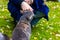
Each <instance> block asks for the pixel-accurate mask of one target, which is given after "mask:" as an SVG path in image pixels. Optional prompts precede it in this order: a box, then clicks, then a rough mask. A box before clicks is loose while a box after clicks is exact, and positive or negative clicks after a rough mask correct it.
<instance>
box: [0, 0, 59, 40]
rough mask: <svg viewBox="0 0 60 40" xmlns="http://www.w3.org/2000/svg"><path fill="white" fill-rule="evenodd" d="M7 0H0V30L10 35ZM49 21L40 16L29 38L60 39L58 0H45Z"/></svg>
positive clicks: (12, 24)
mask: <svg viewBox="0 0 60 40" xmlns="http://www.w3.org/2000/svg"><path fill="white" fill-rule="evenodd" d="M7 4H8V0H0V32H1V33H4V34H6V35H8V36H9V37H10V38H11V37H12V30H13V27H14V23H13V19H12V17H11V16H10V12H9V11H8V10H7ZM46 5H47V6H48V7H49V9H50V11H49V21H47V20H46V19H44V18H42V19H40V21H39V22H38V23H37V25H35V26H34V27H33V28H32V36H31V40H60V0H47V2H46Z"/></svg>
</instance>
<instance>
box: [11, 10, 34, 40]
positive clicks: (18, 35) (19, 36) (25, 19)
mask: <svg viewBox="0 0 60 40" xmlns="http://www.w3.org/2000/svg"><path fill="white" fill-rule="evenodd" d="M33 17H34V13H33V12H31V11H25V12H24V13H23V15H22V16H21V17H20V20H19V22H18V23H17V25H16V27H15V28H14V30H13V35H12V40H30V35H31V25H30V22H31V21H32V19H33Z"/></svg>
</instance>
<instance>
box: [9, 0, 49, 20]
mask: <svg viewBox="0 0 60 40" xmlns="http://www.w3.org/2000/svg"><path fill="white" fill-rule="evenodd" d="M22 1H24V0H9V3H8V10H9V11H10V12H11V16H12V17H14V18H15V20H19V18H20V16H21V15H22V14H21V12H20V10H21V6H20V4H21V2H22ZM31 7H32V8H33V9H34V11H35V10H39V11H41V12H43V13H44V14H45V15H46V18H48V12H49V8H48V7H47V6H46V5H44V1H43V0H34V3H33V4H32V5H31Z"/></svg>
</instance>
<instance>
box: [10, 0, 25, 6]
mask: <svg viewBox="0 0 60 40" xmlns="http://www.w3.org/2000/svg"><path fill="white" fill-rule="evenodd" d="M9 1H11V2H12V3H14V4H15V5H20V4H21V2H22V1H24V0H9Z"/></svg>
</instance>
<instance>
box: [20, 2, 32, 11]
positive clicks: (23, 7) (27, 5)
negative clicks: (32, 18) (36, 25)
mask: <svg viewBox="0 0 60 40" xmlns="http://www.w3.org/2000/svg"><path fill="white" fill-rule="evenodd" d="M21 8H22V11H26V10H29V11H33V9H32V7H31V6H30V5H29V4H27V3H26V2H22V4H21Z"/></svg>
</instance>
